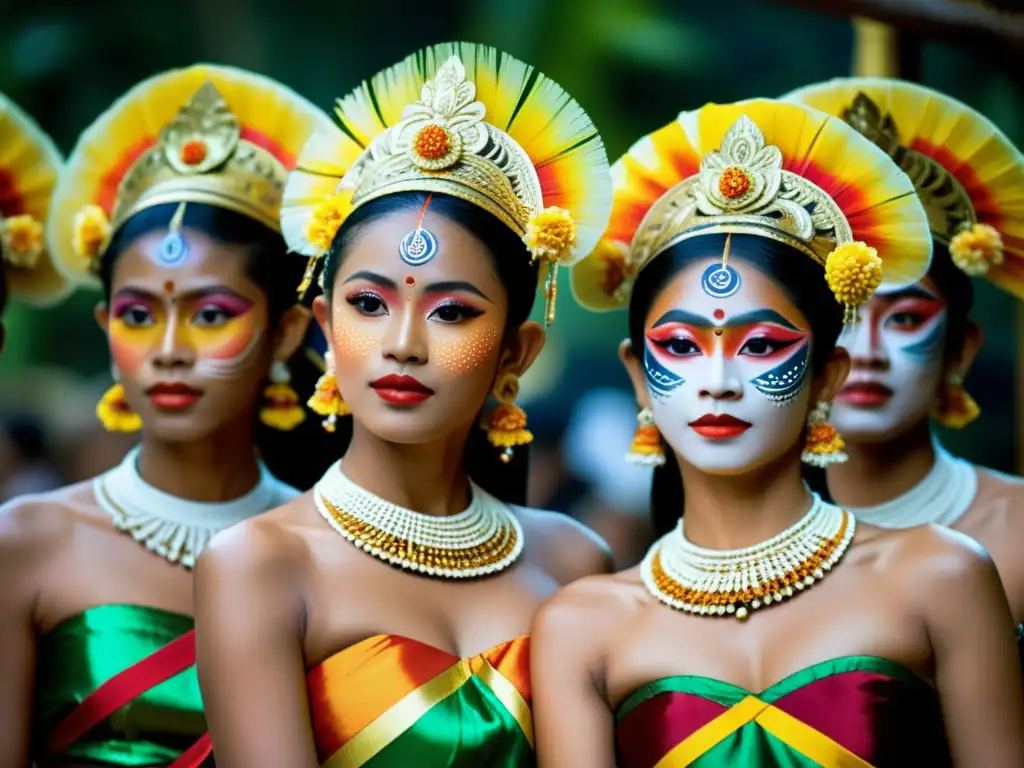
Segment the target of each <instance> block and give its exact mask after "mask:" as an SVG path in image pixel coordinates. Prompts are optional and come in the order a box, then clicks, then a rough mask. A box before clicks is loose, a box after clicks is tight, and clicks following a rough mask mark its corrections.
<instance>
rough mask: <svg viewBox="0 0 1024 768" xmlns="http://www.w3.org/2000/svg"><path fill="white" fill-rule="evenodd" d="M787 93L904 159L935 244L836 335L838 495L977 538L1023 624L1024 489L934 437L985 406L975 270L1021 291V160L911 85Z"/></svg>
mask: <svg viewBox="0 0 1024 768" xmlns="http://www.w3.org/2000/svg"><path fill="white" fill-rule="evenodd" d="M788 98H792V99H796V100H799V101H803V102H805V103H807V104H809V105H810V106H812V107H815V108H816V109H821V110H823V111H826V112H828V113H829V114H832V115H836V116H838V117H841V118H843V119H844V120H846V121H847V122H848V123H849V124H850V125H852V126H853V127H854V128H856V129H857V130H859V131H860V132H861V133H863V134H864V135H865V136H867V137H868V138H869V139H871V140H872V141H874V142H875V143H876V144H878V145H879V146H880V147H882V149H884V150H885V151H886V152H888V153H889V154H890V155H891V156H892V157H893V158H895V160H896V161H897V162H898V163H899V165H900V167H901V168H903V170H904V171H906V173H907V175H908V176H910V179H911V181H913V182H914V186H915V188H916V189H917V192H918V195H920V197H921V202H922V203H923V204H924V207H925V210H926V211H927V212H928V221H929V223H930V224H931V229H932V237H933V239H934V243H935V245H934V255H933V257H932V265H931V269H929V271H928V274H927V275H926V276H925V277H924V278H922V279H921V280H920V281H918V282H916V283H914V284H913V285H911V286H908V287H906V288H903V289H901V290H896V291H881V292H879V294H878V295H877V296H875V297H874V298H873V299H872V300H871V301H870V302H868V303H867V304H866V305H865V306H864V308H863V309H862V311H861V320H862V322H861V323H860V324H858V325H857V326H856V327H855V328H854V329H851V331H850V332H849V333H847V335H845V336H844V337H843V338H842V339H841V340H840V343H842V344H843V346H845V347H846V348H847V349H848V350H849V351H850V358H851V361H852V368H851V373H850V378H849V379H848V380H847V382H846V385H845V386H844V387H843V389H842V390H840V392H839V396H838V398H837V403H836V409H835V420H836V427H837V428H838V429H840V430H841V431H842V433H843V436H844V437H845V438H846V452H847V453H848V454H849V456H850V460H849V461H848V462H846V463H845V464H842V465H836V466H834V467H830V468H829V471H828V484H829V490H830V492H831V493H832V495H833V497H834V498H835V499H836V501H837V502H839V503H842V504H844V505H849V508H850V510H851V511H852V512H853V513H854V514H855V515H857V518H858V519H860V520H863V521H865V522H869V523H872V524H873V525H879V526H883V527H886V528H909V527H910V526H914V525H921V524H922V523H939V524H941V525H947V526H951V527H952V528H954V529H955V530H958V531H962V532H963V533H966V534H968V535H969V536H971V537H972V538H974V539H976V540H977V541H978V542H979V543H981V544H982V545H983V546H984V547H985V548H986V549H987V550H988V551H989V552H990V553H991V555H992V559H993V560H995V563H996V567H997V568H998V569H999V575H1000V577H1001V578H1002V581H1003V585H1004V587H1005V588H1006V593H1007V596H1008V598H1009V601H1010V608H1011V609H1012V611H1013V615H1014V618H1015V620H1016V621H1017V622H1024V483H1022V482H1021V481H1020V480H1019V479H1018V478H1015V477H1009V476H1007V475H1004V474H1001V473H999V472H995V471H993V470H991V469H987V468H985V467H979V466H976V465H974V464H971V463H969V462H967V461H964V460H963V459H960V458H957V457H955V456H952V455H951V454H950V453H949V452H948V451H946V450H945V449H944V448H943V447H942V445H940V444H939V442H938V440H937V439H936V438H935V436H934V435H933V434H932V432H931V421H932V420H933V419H934V420H935V421H936V422H938V423H939V424H941V425H943V426H945V427H950V428H953V429H960V428H963V427H965V426H967V425H968V424H970V423H971V421H973V420H974V419H975V418H977V416H978V413H979V409H978V406H977V404H976V403H975V402H974V400H973V398H971V396H970V395H969V394H968V393H967V391H966V390H965V389H964V378H965V376H966V375H967V371H968V369H969V368H970V365H971V362H972V361H973V360H974V356H975V354H976V353H977V351H978V348H979V346H980V345H981V341H982V333H981V328H980V327H979V326H978V324H977V323H976V322H974V321H973V320H971V318H970V311H971V304H972V302H973V299H974V289H973V286H972V284H971V283H972V278H973V277H983V278H987V279H988V280H990V281H991V282H992V283H993V284H994V285H996V286H998V287H999V288H1002V289H1004V290H1006V291H1008V292H1009V293H1011V294H1013V295H1014V296H1017V297H1018V298H1021V297H1024V155H1022V154H1021V153H1020V152H1019V151H1018V150H1017V149H1016V148H1015V147H1014V146H1013V145H1012V144H1011V143H1010V141H1009V139H1007V138H1006V136H1005V135H1004V134H1003V133H1002V132H1001V131H1000V130H999V129H998V128H996V126H995V125H993V124H992V123H991V121H989V120H988V119H987V118H985V117H984V116H982V115H980V114H978V112H976V111H975V110H973V109H971V108H970V107H968V106H966V105H965V104H962V103H960V102H959V101H957V100H955V99H952V98H950V97H949V96H946V95H944V94H941V93H937V92H936V91H933V90H930V89H928V88H924V87H922V86H920V85H915V84H913V83H906V82H903V81H900V80H885V79H872V78H853V79H841V80H833V81H831V82H828V83H823V84H820V85H813V86H809V87H807V88H804V89H801V90H799V91H796V92H794V93H793V94H791V95H790V96H789V97H788ZM1022 630H1024V624H1018V642H1019V643H1021V649H1022V654H1024V642H1022V641H1021V639H1020V635H1021V632H1022Z"/></svg>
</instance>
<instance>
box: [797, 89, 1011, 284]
mask: <svg viewBox="0 0 1024 768" xmlns="http://www.w3.org/2000/svg"><path fill="white" fill-rule="evenodd" d="M785 98H787V99H790V100H793V101H798V102H801V103H804V104H807V105H809V106H811V107H813V108H815V109H820V110H821V111H823V112H826V113H828V114H830V115H836V116H839V117H842V118H843V119H844V120H845V121H846V122H847V123H849V124H850V125H851V126H853V127H854V128H856V129H857V130H858V131H859V132H860V133H861V134H863V135H864V136H866V137H867V138H869V139H870V140H871V141H873V142H874V143H875V144H877V145H878V146H879V147H881V148H882V149H883V150H885V151H886V152H887V153H889V155H890V156H891V157H892V158H893V159H894V160H895V161H896V163H898V164H899V166H900V168H902V169H903V171H905V172H906V174H907V175H908V176H909V177H910V180H911V181H912V182H913V183H914V187H915V188H916V189H917V193H918V195H919V196H920V198H921V202H922V203H923V204H924V207H925V210H926V211H927V212H928V221H929V224H930V226H931V230H932V234H933V236H934V237H935V240H936V241H938V242H939V243H942V244H943V245H945V246H947V247H948V249H949V254H950V257H951V258H952V260H953V263H954V264H956V265H957V266H958V267H960V269H962V270H963V271H964V272H966V273H967V274H969V275H985V276H986V277H987V278H988V279H989V280H991V281H992V282H993V283H995V284H996V285H998V286H999V287H1001V288H1003V289H1005V290H1007V291H1009V292H1011V293H1013V294H1015V295H1016V296H1018V297H1020V298H1024V194H1022V193H1021V190H1022V189H1024V155H1022V154H1021V153H1020V152H1019V151H1018V150H1017V148H1016V147H1014V146H1013V144H1012V143H1010V140H1009V139H1008V138H1007V137H1006V135H1005V134H1003V133H1002V131H1000V130H999V129H998V128H997V127H996V126H995V125H994V124H993V123H992V122H991V121H990V120H988V119H987V118H986V117H985V116H984V115H982V114H980V113H978V112H977V111H975V110H973V109H971V108H970V107H968V106H967V105H966V104H963V103H961V102H959V101H957V100H956V99H954V98H952V97H950V96H946V95H945V94H942V93H939V92H938V91H934V90H932V89H930V88H925V87H923V86H920V85H917V84H916V83H907V82H904V81H902V80H895V79H889V78H871V77H856V78H839V79H836V80H831V81H829V82H826V83H819V84H817V85H810V86H807V87H805V88H800V89H798V90H796V91H793V92H792V93H791V94H788V95H787V96H786V97H785Z"/></svg>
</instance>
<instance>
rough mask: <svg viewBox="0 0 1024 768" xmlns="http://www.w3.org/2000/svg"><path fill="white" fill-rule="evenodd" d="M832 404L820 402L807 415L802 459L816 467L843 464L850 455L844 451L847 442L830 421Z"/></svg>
mask: <svg viewBox="0 0 1024 768" xmlns="http://www.w3.org/2000/svg"><path fill="white" fill-rule="evenodd" d="M831 413H832V404H831V403H826V402H820V403H818V404H817V405H815V406H814V408H812V409H811V412H810V414H809V415H808V417H807V433H806V437H805V439H804V450H803V453H801V454H800V460H801V461H803V462H804V463H805V464H810V465H811V466H815V467H822V468H824V467H828V466H831V465H832V464H842V463H843V462H844V461H846V460H847V458H848V456H847V455H846V454H845V453H844V452H843V448H845V447H846V443H845V442H844V441H843V438H842V436H840V434H839V432H838V431H837V430H836V428H835V426H834V425H833V424H832V423H831V422H829V420H828V418H829V416H830V415H831Z"/></svg>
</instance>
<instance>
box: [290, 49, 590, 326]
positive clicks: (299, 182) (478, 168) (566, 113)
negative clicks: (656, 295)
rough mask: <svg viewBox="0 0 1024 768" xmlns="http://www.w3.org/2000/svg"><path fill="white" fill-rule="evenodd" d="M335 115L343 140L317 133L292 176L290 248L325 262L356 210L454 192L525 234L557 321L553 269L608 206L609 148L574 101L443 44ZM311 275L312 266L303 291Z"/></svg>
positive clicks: (499, 57)
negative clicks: (383, 200) (413, 195)
mask: <svg viewBox="0 0 1024 768" xmlns="http://www.w3.org/2000/svg"><path fill="white" fill-rule="evenodd" d="M467 73H471V76H470V74H467ZM417 92H418V93H419V98H418V100H416V101H412V102H411V103H410V94H412V93H417ZM371 104H372V112H371V109H370V105H371ZM337 115H338V118H339V121H340V122H341V123H342V126H343V128H344V129H345V130H344V132H342V131H334V132H331V133H330V134H323V135H318V136H314V137H313V139H311V141H310V142H309V144H308V145H307V148H306V149H305V150H304V151H303V154H302V156H301V157H300V158H299V163H298V166H297V168H296V172H295V173H293V174H292V175H290V176H289V179H288V186H287V187H286V190H285V203H284V207H283V209H282V229H283V232H284V234H285V238H286V239H287V240H288V244H289V246H290V247H291V248H292V250H294V251H295V252H297V253H301V254H303V255H306V256H308V257H312V258H320V257H322V256H324V255H326V253H327V252H328V251H329V250H330V248H331V245H332V243H333V242H334V238H335V237H336V235H337V233H338V230H339V228H340V227H341V225H342V223H344V221H345V219H346V218H347V217H348V216H349V215H350V214H351V212H352V211H353V210H355V209H356V208H358V207H359V206H360V205H363V204H365V203H367V202H370V201H372V200H376V199H378V198H380V197H383V196H385V195H390V194H395V193H400V192H409V191H417V192H427V193H441V194H447V195H451V196H453V197H457V198H459V199H462V200H465V201H466V202H469V203H472V204H474V205H477V206H479V207H481V208H483V209H484V210H486V211H487V212H488V213H490V214H492V215H493V216H495V217H496V218H497V219H498V220H500V221H501V222H502V223H504V224H505V225H506V226H508V227H509V228H510V229H512V231H513V232H515V233H516V234H517V235H518V236H519V237H520V238H522V240H523V242H524V243H525V245H526V247H527V250H528V252H529V253H530V257H531V260H532V261H533V262H540V263H541V265H542V266H543V267H544V270H543V273H542V277H543V284H544V294H545V298H546V310H545V321H546V322H548V323H550V322H551V321H552V320H553V319H554V307H555V301H556V298H557V290H558V289H557V267H558V266H559V265H568V264H571V263H573V262H574V261H575V260H576V258H577V251H578V249H579V248H580V246H581V245H582V248H583V249H584V250H585V251H586V250H589V249H590V248H591V247H593V245H594V244H595V243H596V242H597V239H598V237H599V235H600V232H601V230H602V229H603V227H604V224H605V222H606V221H607V211H608V207H609V206H610V183H609V179H608V175H607V174H608V171H607V158H606V157H605V155H604V148H603V146H602V144H601V142H600V138H599V137H598V135H597V132H596V130H595V129H594V127H593V125H592V123H591V122H590V120H589V118H587V116H586V115H585V114H584V113H583V111H582V110H581V109H580V108H579V106H578V105H577V104H575V102H573V101H572V100H571V99H570V98H569V96H568V94H566V93H565V92H564V91H562V89H561V88H559V87H558V86H557V85H556V84H554V83H553V82H551V81H550V80H548V79H547V78H544V77H543V76H541V75H536V74H535V73H534V72H533V69H532V68H531V67H529V66H527V65H525V64H523V63H522V62H519V61H517V60H515V59H513V58H512V57H510V56H507V55H505V54H500V53H499V52H497V51H495V50H493V49H490V48H486V47H484V46H476V45H471V44H465V43H458V44H443V45H438V46H433V47H431V48H428V49H425V50H424V51H421V52H419V53H417V54H414V55H413V56H410V57H408V58H407V59H406V60H404V61H403V62H400V63H399V64H397V65H395V66H394V67H392V68H390V69H388V70H386V71H385V72H382V73H380V74H379V75H377V76H376V77H375V78H373V79H372V80H371V81H370V82H368V83H364V84H363V85H362V86H361V87H360V88H359V89H357V90H356V91H355V92H354V93H352V94H350V95H349V96H347V97H345V98H344V99H342V100H340V101H339V104H338V109H337ZM540 173H543V175H544V179H545V182H544V183H542V179H541V175H539V174H540ZM331 179H336V181H335V183H334V184H333V185H329V182H330V180H331ZM315 270H316V264H315V262H314V261H313V260H312V259H311V261H310V262H309V263H308V265H307V271H306V279H305V280H304V281H303V290H305V289H306V288H308V287H309V285H311V283H312V280H313V276H314V274H315Z"/></svg>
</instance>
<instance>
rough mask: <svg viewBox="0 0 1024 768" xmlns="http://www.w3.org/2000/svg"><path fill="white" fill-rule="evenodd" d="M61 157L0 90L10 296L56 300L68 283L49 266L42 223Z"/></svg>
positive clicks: (2, 258) (2, 224)
mask: <svg viewBox="0 0 1024 768" xmlns="http://www.w3.org/2000/svg"><path fill="white" fill-rule="evenodd" d="M62 163H63V158H62V157H61V155H60V152H59V151H58V150H57V147H56V146H54V144H53V142H52V141H51V140H50V138H49V137H48V136H47V135H46V134H44V133H43V132H42V130H40V128H39V126H38V125H36V123H35V121H34V120H32V118H30V117H29V116H28V115H26V114H25V113H24V112H23V111H22V110H21V109H19V108H18V106H17V105H16V104H14V103H13V102H11V101H10V100H8V99H7V98H6V97H5V96H4V95H3V94H0V262H2V264H3V281H4V282H5V284H6V286H7V290H8V291H9V292H10V294H11V295H12V296H13V297H15V298H17V299H20V300H21V301H24V302H27V303H29V304H34V305H36V306H47V305H50V304H55V303H56V302H58V301H60V300H61V299H63V298H64V297H65V296H67V294H68V293H69V292H70V291H71V285H70V284H69V283H68V281H67V280H65V279H64V277H63V276H62V275H61V274H60V273H59V272H58V271H57V270H56V269H55V268H54V265H53V261H52V259H51V256H50V253H49V252H48V250H47V247H46V240H45V231H44V226H45V222H46V220H47V215H48V214H49V211H50V202H51V198H52V195H53V188H54V186H55V185H56V183H57V174H58V173H59V171H60V167H61V164H62Z"/></svg>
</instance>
